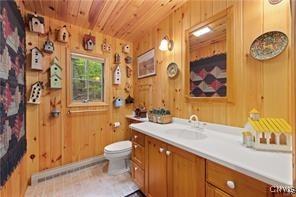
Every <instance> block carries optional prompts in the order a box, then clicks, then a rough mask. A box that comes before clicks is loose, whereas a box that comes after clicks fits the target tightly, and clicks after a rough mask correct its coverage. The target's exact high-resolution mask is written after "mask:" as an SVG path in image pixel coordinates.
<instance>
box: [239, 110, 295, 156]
mask: <svg viewBox="0 0 296 197" xmlns="http://www.w3.org/2000/svg"><path fill="white" fill-rule="evenodd" d="M245 128H246V129H247V130H248V132H244V134H243V135H244V144H245V145H247V146H249V147H253V148H254V149H257V150H271V151H285V152H291V151H292V127H291V126H290V125H289V124H288V123H287V122H286V121H285V120H284V119H282V118H260V114H259V112H258V111H257V110H255V109H253V110H252V111H251V112H250V117H249V118H248V123H247V124H246V126H245ZM250 136H251V137H250ZM250 140H251V142H250Z"/></svg>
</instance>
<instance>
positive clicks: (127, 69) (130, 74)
mask: <svg viewBox="0 0 296 197" xmlns="http://www.w3.org/2000/svg"><path fill="white" fill-rule="evenodd" d="M132 74H133V69H132V68H131V67H130V66H129V65H126V77H127V78H131V76H132Z"/></svg>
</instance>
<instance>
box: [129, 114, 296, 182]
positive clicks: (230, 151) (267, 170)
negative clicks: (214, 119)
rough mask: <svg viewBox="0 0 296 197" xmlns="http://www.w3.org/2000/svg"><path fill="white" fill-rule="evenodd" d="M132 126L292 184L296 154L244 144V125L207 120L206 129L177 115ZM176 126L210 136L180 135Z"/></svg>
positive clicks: (261, 177) (225, 163)
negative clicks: (170, 119) (163, 121)
mask: <svg viewBox="0 0 296 197" xmlns="http://www.w3.org/2000/svg"><path fill="white" fill-rule="evenodd" d="M130 128H132V129H134V130H136V131H139V132H141V133H144V134H146V135H148V136H151V137H154V138H156V139H159V140H162V141H164V142H167V143H168V144H171V145H174V146H176V147H178V148H181V149H183V150H186V151H188V152H191V153H193V154H195V155H198V156H200V157H203V158H205V159H208V160H211V161H214V162H216V163H219V164H221V165H223V166H226V167H229V168H231V169H233V170H236V171H238V172H241V173H243V174H246V175H248V176H250V177H253V178H255V179H258V180H260V181H263V182H265V183H268V184H271V185H292V174H293V173H292V154H291V153H282V152H267V151H257V150H254V149H251V148H246V147H245V146H243V145H242V136H241V132H242V131H243V128H238V127H230V126H225V125H218V124H211V123H207V125H206V127H205V129H204V131H198V129H197V128H192V127H191V126H190V125H189V123H187V122H186V121H185V120H182V119H177V118H174V121H173V123H171V124H165V125H161V124H156V123H152V122H143V123H137V124H131V125H130ZM174 130H184V133H185V132H186V131H188V130H194V131H197V132H202V133H203V134H205V135H206V138H204V139H195V140H194V139H192V138H190V137H186V136H185V137H180V136H178V135H174V134H172V133H170V131H174ZM184 133H183V134H184Z"/></svg>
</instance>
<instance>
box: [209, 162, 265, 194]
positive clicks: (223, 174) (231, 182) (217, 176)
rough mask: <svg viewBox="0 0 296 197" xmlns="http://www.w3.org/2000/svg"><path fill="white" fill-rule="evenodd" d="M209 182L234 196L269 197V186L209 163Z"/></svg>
mask: <svg viewBox="0 0 296 197" xmlns="http://www.w3.org/2000/svg"><path fill="white" fill-rule="evenodd" d="M206 177H207V182H208V183H211V184H212V185H214V186H215V187H217V188H219V189H221V190H223V191H224V192H226V193H228V194H230V195H232V196H238V197H240V196H242V197H247V196H256V197H266V196H268V185H267V184H265V183H263V182H261V181H258V180H256V179H253V178H251V177H249V176H246V175H243V174H241V173H239V172H236V171H234V170H231V169H229V168H226V167H224V166H221V165H219V164H216V163H214V162H211V161H207V166H206Z"/></svg>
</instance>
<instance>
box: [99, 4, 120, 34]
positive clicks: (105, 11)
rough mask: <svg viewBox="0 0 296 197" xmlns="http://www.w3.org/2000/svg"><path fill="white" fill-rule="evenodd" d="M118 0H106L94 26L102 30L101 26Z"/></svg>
mask: <svg viewBox="0 0 296 197" xmlns="http://www.w3.org/2000/svg"><path fill="white" fill-rule="evenodd" d="M118 1H119V0H112V1H107V2H106V4H105V5H104V8H103V10H102V12H101V13H100V16H99V18H98V19H99V20H98V21H97V24H96V27H95V28H97V29H98V30H99V31H103V27H104V25H105V24H106V22H107V20H108V18H109V17H110V15H111V14H112V12H113V11H114V9H115V7H116V5H117V3H118Z"/></svg>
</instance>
